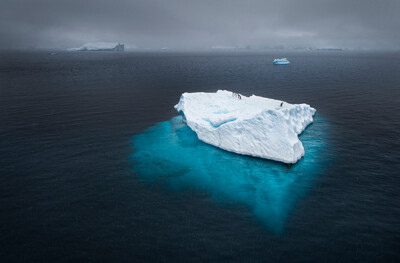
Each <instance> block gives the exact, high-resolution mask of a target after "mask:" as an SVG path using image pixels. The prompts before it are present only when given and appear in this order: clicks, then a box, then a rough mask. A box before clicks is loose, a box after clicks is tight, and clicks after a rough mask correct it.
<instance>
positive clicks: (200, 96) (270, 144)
mask: <svg viewBox="0 0 400 263" xmlns="http://www.w3.org/2000/svg"><path fill="white" fill-rule="evenodd" d="M175 109H176V110H177V111H178V112H179V113H180V114H181V115H182V116H183V119H184V121H185V122H186V124H187V125H188V126H189V128H191V129H192V130H193V131H194V132H195V133H196V134H197V136H198V138H199V139H200V140H202V141H203V142H206V143H208V144H211V145H214V146H216V147H219V148H221V149H224V150H226V151H230V152H234V153H238V154H243V155H250V156H255V157H260V158H265V159H270V160H275V161H279V162H284V163H296V162H297V161H298V160H299V159H300V158H301V157H303V156H304V147H303V144H302V143H301V141H300V140H299V138H298V135H299V134H300V133H302V132H303V130H304V129H305V128H306V127H307V126H308V125H309V124H310V123H312V122H313V116H314V114H315V112H316V110H315V109H314V108H312V107H310V105H307V104H290V103H287V102H284V101H280V100H274V99H268V98H263V97H259V96H255V95H252V96H250V97H246V96H243V95H240V94H238V93H232V92H230V91H226V90H218V91H217V92H216V93H204V92H196V93H183V94H182V96H181V98H180V100H179V103H178V104H177V105H175Z"/></svg>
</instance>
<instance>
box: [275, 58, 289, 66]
mask: <svg viewBox="0 0 400 263" xmlns="http://www.w3.org/2000/svg"><path fill="white" fill-rule="evenodd" d="M273 63H274V65H287V64H290V61H289V60H288V59H287V58H276V59H274V62H273Z"/></svg>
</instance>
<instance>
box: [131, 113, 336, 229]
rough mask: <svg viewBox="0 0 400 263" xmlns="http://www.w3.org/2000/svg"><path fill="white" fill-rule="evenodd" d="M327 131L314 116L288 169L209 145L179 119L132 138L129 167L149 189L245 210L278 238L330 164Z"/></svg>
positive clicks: (274, 163)
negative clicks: (196, 195) (200, 196)
mask: <svg viewBox="0 0 400 263" xmlns="http://www.w3.org/2000/svg"><path fill="white" fill-rule="evenodd" d="M221 112H222V111H221ZM328 130H329V127H328V123H327V122H326V121H325V120H324V119H322V118H321V116H317V117H316V118H315V122H314V124H313V126H312V127H310V128H309V129H307V130H306V131H305V132H304V133H302V134H301V135H300V137H301V139H302V141H303V143H304V147H305V148H306V151H307V154H306V155H305V156H304V158H302V159H301V160H300V161H299V162H298V163H296V165H294V166H287V165H284V164H281V163H278V162H271V161H266V160H263V159H260V158H252V157H248V156H244V155H239V154H234V153H230V152H227V151H224V150H221V149H219V148H217V147H213V146H211V145H208V144H206V143H204V142H202V141H200V140H199V139H198V138H197V135H196V133H195V132H193V131H192V130H191V129H190V128H189V127H188V126H187V125H186V124H184V122H183V119H182V117H181V116H178V117H175V118H173V119H171V120H170V121H165V122H161V123H157V124H156V125H155V126H153V127H151V128H149V129H147V130H146V131H144V132H143V133H141V134H138V135H135V136H134V137H133V151H134V153H133V155H132V161H133V162H132V165H133V169H134V171H135V172H136V173H137V174H138V175H139V176H140V178H142V179H143V180H144V181H146V182H148V183H151V184H162V185H165V186H167V187H168V188H170V189H172V190H173V191H178V192H180V191H186V190H187V189H195V190H198V191H200V192H206V193H208V194H209V196H210V198H212V199H213V200H215V201H217V202H218V203H221V204H224V203H228V204H232V202H233V203H235V204H239V205H244V206H245V207H247V208H248V209H249V210H250V211H251V212H252V213H253V214H254V216H255V218H256V219H258V220H260V221H261V223H262V224H263V225H265V226H266V227H267V228H268V229H269V230H270V231H272V232H273V233H276V234H279V233H282V232H283V230H284V226H285V223H286V221H287V218H288V217H289V215H290V212H291V211H292V210H293V208H294V207H295V205H296V203H297V201H298V200H299V199H300V198H302V197H303V196H304V195H305V194H306V192H307V189H310V187H311V185H312V183H313V181H314V179H315V178H316V177H318V176H319V175H320V174H321V171H322V170H321V169H322V168H323V167H324V166H325V163H326V162H327V161H328V160H329V158H330V155H329V154H330V153H329V152H327V150H328V149H329V148H330V147H326V146H327V145H326V141H327V140H326V139H325V138H326V134H325V131H328ZM315 138H318V139H315Z"/></svg>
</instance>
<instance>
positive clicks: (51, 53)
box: [49, 52, 57, 56]
mask: <svg viewBox="0 0 400 263" xmlns="http://www.w3.org/2000/svg"><path fill="white" fill-rule="evenodd" d="M49 55H50V56H54V55H57V53H55V52H50V53H49Z"/></svg>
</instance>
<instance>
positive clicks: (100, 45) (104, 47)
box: [67, 42, 124, 51]
mask: <svg viewBox="0 0 400 263" xmlns="http://www.w3.org/2000/svg"><path fill="white" fill-rule="evenodd" d="M67 51H124V44H121V43H107V42H94V43H86V44H84V45H83V46H81V47H78V48H69V49H67Z"/></svg>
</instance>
